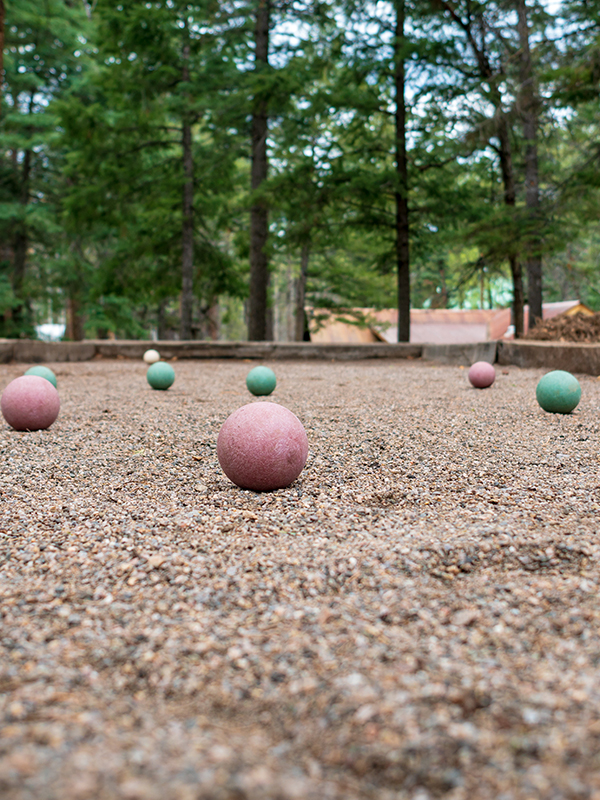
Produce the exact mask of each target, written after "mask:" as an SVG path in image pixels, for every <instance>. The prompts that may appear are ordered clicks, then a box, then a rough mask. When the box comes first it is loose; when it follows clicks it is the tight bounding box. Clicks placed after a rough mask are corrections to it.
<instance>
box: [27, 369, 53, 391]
mask: <svg viewBox="0 0 600 800" xmlns="http://www.w3.org/2000/svg"><path fill="white" fill-rule="evenodd" d="M25 375H38V376H39V377H40V378H45V379H46V380H47V381H50V383H51V384H52V386H54V388H55V389H56V375H55V374H54V373H53V372H52V370H51V369H50V367H43V366H42V365H41V364H40V365H38V366H37V367H29V369H28V370H27V372H26V373H25Z"/></svg>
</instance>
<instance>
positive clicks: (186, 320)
mask: <svg viewBox="0 0 600 800" xmlns="http://www.w3.org/2000/svg"><path fill="white" fill-rule="evenodd" d="M189 60H190V45H189V41H188V42H186V43H185V44H184V46H183V71H182V76H181V77H182V80H183V82H184V83H188V82H189V79H190V70H189ZM181 147H182V153H183V198H182V200H183V203H182V205H183V209H182V210H183V223H182V230H181V311H180V323H179V336H180V338H181V339H191V338H192V314H193V309H194V155H193V152H192V126H191V122H190V119H189V115H188V114H187V113H184V115H183V124H182V136H181Z"/></svg>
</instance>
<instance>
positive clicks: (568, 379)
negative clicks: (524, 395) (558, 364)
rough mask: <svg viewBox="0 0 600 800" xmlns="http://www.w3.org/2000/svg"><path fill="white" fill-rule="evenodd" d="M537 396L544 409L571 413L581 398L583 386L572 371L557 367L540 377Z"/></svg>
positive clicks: (557, 412)
mask: <svg viewBox="0 0 600 800" xmlns="http://www.w3.org/2000/svg"><path fill="white" fill-rule="evenodd" d="M535 396H536V398H537V401H538V403H539V404H540V406H541V407H542V408H543V409H544V411H549V412H550V413H551V414H569V413H570V412H571V411H573V409H574V408H576V406H577V404H578V403H579V401H580V400H581V386H580V385H579V381H578V380H577V378H576V377H575V376H574V375H571V373H570V372H564V371H563V370H562V369H555V370H554V371H553V372H548V373H547V374H546V375H544V377H543V378H541V379H540V382H539V383H538V385H537V389H536V390H535Z"/></svg>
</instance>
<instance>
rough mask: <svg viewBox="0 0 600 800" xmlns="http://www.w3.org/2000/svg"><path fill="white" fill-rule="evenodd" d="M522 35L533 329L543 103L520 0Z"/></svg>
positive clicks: (537, 308)
mask: <svg viewBox="0 0 600 800" xmlns="http://www.w3.org/2000/svg"><path fill="white" fill-rule="evenodd" d="M517 14H518V24H517V29H518V34H519V44H520V56H521V63H520V80H521V86H520V92H519V98H518V102H519V111H520V113H521V120H522V122H523V137H524V139H525V205H526V206H527V211H528V215H529V221H530V223H531V236H530V240H529V252H528V254H527V263H526V268H527V299H528V301H529V327H533V326H535V324H536V322H537V321H538V320H541V319H542V258H541V255H540V252H539V249H540V241H539V234H538V231H537V227H538V223H539V206H540V190H539V172H538V151H537V129H538V107H539V101H538V97H537V91H536V86H535V79H534V74H533V64H532V61H531V50H530V48H529V24H528V21H527V6H526V5H525V0H517Z"/></svg>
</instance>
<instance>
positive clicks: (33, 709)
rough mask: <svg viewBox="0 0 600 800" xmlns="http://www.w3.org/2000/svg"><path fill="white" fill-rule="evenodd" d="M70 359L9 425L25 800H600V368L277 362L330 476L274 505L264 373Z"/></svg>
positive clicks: (8, 656)
mask: <svg viewBox="0 0 600 800" xmlns="http://www.w3.org/2000/svg"><path fill="white" fill-rule="evenodd" d="M50 366H51V367H53V368H54V369H55V371H56V373H57V377H58V387H59V392H60V396H61V401H62V409H61V414H60V416H59V418H58V420H57V421H56V423H55V424H54V425H53V426H52V427H51V428H50V429H49V430H47V431H44V432H37V433H17V432H15V431H12V430H10V429H9V428H8V427H7V426H6V425H5V424H4V423H2V427H1V428H0V445H1V448H2V455H3V459H2V470H1V472H0V497H1V500H2V502H1V505H0V693H1V694H0V714H1V718H0V730H1V731H2V733H1V736H0V796H1V797H2V798H3V800H328V799H329V798H330V799H331V800H355V799H356V800H358V799H359V798H370V799H371V798H372V800H404V798H406V800H427V799H428V798H447V799H448V800H531V799H533V798H544V799H545V798H548V800H550V799H553V798H556V800H559V799H560V800H565V798H566V799H571V798H573V799H575V798H577V799H578V800H599V799H600V627H599V623H600V594H599V591H598V585H599V583H600V541H599V540H598V530H599V527H600V477H599V463H598V454H599V448H598V441H599V436H600V416H599V406H600V381H597V380H596V379H594V378H592V377H589V376H581V377H580V381H581V384H582V388H583V397H582V400H581V403H580V405H579V407H578V408H577V409H576V410H575V412H574V413H572V414H570V415H566V416H562V415H551V414H546V413H545V412H543V411H542V410H541V409H540V408H539V407H538V406H537V403H536V400H535V386H536V383H537V380H538V379H539V377H540V376H541V374H542V371H540V370H519V369H517V368H514V367H510V368H504V369H502V368H497V380H496V382H495V384H494V385H493V387H491V388H490V389H486V390H483V391H481V390H476V389H472V388H471V387H470V385H469V384H468V381H467V371H466V370H465V369H461V368H458V367H441V366H436V365H432V364H423V363H422V362H408V361H377V362H374V361H373V362H361V363H322V362H320V363H302V362H293V363H292V362H277V363H275V364H273V365H272V366H273V368H274V369H275V371H276V373H277V377H278V382H279V385H278V387H277V390H276V392H275V394H274V395H273V397H272V399H273V400H275V401H276V402H279V403H281V404H283V405H285V406H287V407H288V408H290V409H291V410H292V411H294V413H296V414H297V416H298V417H299V418H300V419H301V421H302V422H303V424H304V426H305V428H306V431H307V434H308V438H309V444H310V452H309V459H308V463H307V466H306V468H305V470H304V472H303V473H302V475H301V476H300V478H299V479H298V480H297V481H296V482H295V483H294V484H293V485H292V486H291V487H290V488H288V489H285V490H281V491H278V492H273V493H268V494H255V493H253V492H249V491H242V490H240V489H238V488H237V487H235V486H233V485H232V484H231V483H230V482H229V481H228V480H227V478H226V477H225V476H224V475H223V473H222V472H221V471H220V469H219V465H218V461H217V457H216V438H217V434H218V431H219V429H220V427H221V425H222V423H223V422H224V420H225V419H226V417H227V415H228V414H229V413H231V412H232V411H234V410H235V409H236V408H237V407H239V406H240V405H242V404H244V403H246V402H249V401H250V400H251V398H250V395H249V394H248V393H247V391H246V388H245V376H246V373H247V371H248V370H249V369H250V366H251V364H249V363H244V362H234V361H219V362H217V361H179V362H176V363H174V367H175V369H176V373H177V378H176V381H175V384H174V385H173V387H172V388H171V389H169V390H168V391H167V392H159V391H153V390H151V389H150V388H149V387H148V386H147V384H146V381H145V367H144V365H143V364H142V363H141V362H133V361H126V360H116V361H101V360H100V361H94V362H88V363H76V364H56V365H50ZM23 371H24V368H23V367H20V366H19V365H9V366H3V367H2V368H1V376H0V377H1V380H0V389H3V388H4V386H5V385H6V384H7V383H8V382H9V380H11V379H12V378H14V377H17V376H18V375H20V374H22V373H23Z"/></svg>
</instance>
